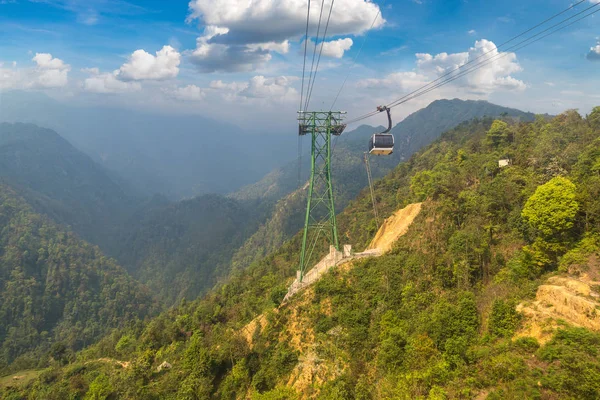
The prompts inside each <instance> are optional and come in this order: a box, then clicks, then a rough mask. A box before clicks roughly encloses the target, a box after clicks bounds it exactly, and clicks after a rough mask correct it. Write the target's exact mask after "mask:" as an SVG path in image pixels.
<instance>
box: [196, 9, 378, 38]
mask: <svg viewBox="0 0 600 400" xmlns="http://www.w3.org/2000/svg"><path fill="white" fill-rule="evenodd" d="M331 3H332V1H331V0H327V1H325V3H324V5H323V7H324V9H323V13H325V12H327V13H328V12H329V8H330V7H331ZM306 5H307V3H306V2H305V1H300V0H253V1H252V0H192V1H191V2H190V4H189V7H190V15H189V17H188V21H193V20H195V19H197V20H200V21H202V22H203V23H204V24H205V25H208V26H219V27H226V28H228V29H229V31H228V33H227V34H226V35H223V38H222V39H224V40H226V42H227V43H243V44H249V43H267V42H271V41H275V42H282V41H284V40H286V39H290V38H294V37H301V36H302V35H303V33H304V32H305V29H306ZM320 13H321V2H318V1H317V2H313V3H311V19H310V29H311V30H312V31H316V28H317V23H318V16H319V14H320ZM378 14H379V7H378V6H377V5H376V4H375V3H373V2H371V1H368V0H337V1H336V2H335V4H334V7H333V10H332V13H331V22H330V24H329V28H328V32H329V34H330V35H332V36H334V35H344V34H361V33H364V32H366V31H367V30H368V29H369V28H370V26H371V23H372V22H373V20H374V19H375V16H377V15H378ZM384 23H385V21H384V19H383V18H382V17H381V15H380V14H379V17H378V18H377V21H375V24H374V27H375V28H378V27H380V26H382V25H383V24H384Z"/></svg>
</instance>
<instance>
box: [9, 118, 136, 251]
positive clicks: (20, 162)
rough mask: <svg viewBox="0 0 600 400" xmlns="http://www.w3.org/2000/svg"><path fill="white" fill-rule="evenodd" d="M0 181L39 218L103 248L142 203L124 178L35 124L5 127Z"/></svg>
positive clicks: (55, 134)
mask: <svg viewBox="0 0 600 400" xmlns="http://www.w3.org/2000/svg"><path fill="white" fill-rule="evenodd" d="M0 180H4V181H6V182H8V183H9V184H10V185H11V186H13V187H14V188H15V190H18V191H19V193H20V195H22V196H23V197H25V198H26V199H27V201H28V202H29V204H31V206H32V207H33V208H34V209H35V210H36V211H37V212H39V213H42V214H46V215H48V216H49V217H50V218H52V219H53V220H55V221H57V222H59V223H62V224H66V225H70V226H71V227H72V229H73V230H74V231H75V232H77V233H78V234H79V235H81V236H82V237H83V238H85V239H86V240H88V241H91V242H92V243H94V244H99V245H103V247H110V245H111V244H112V243H111V239H112V237H113V236H114V235H115V234H116V233H117V232H118V226H119V225H120V224H121V223H122V221H123V220H124V219H125V218H126V217H127V216H128V215H129V213H130V212H132V210H133V209H134V208H135V207H136V205H137V203H138V201H139V200H138V199H137V198H136V196H135V195H134V194H133V193H132V192H131V191H130V190H129V189H128V187H129V186H128V185H127V184H125V183H124V182H123V181H122V180H121V179H120V178H118V177H116V176H113V175H112V174H110V173H109V172H108V171H107V170H105V169H104V168H102V167H101V166H100V165H98V164H96V163H95V162H94V161H93V160H92V159H91V158H90V157H88V156H87V155H85V154H83V153H82V152H80V151H79V150H77V149H76V148H75V147H73V146H72V145H71V144H70V143H68V142H67V141H66V140H65V139H63V138H62V137H61V136H59V135H58V134H57V133H56V132H54V131H53V130H50V129H44V128H40V127H37V126H35V125H32V124H20V123H17V124H8V123H0Z"/></svg>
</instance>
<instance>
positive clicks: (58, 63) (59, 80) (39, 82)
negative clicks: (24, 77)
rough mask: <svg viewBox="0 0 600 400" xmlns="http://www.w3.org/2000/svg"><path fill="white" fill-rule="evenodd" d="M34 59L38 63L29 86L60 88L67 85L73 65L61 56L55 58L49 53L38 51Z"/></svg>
mask: <svg viewBox="0 0 600 400" xmlns="http://www.w3.org/2000/svg"><path fill="white" fill-rule="evenodd" d="M33 61H34V62H35V63H36V64H37V68H36V70H35V72H34V73H33V74H32V75H31V76H32V78H33V79H31V80H30V82H28V86H30V87H34V88H58V87H63V86H66V85H67V83H68V80H69V78H68V74H69V71H70V70H71V66H70V65H68V64H65V63H64V62H63V60H61V59H60V58H53V57H52V54H49V53H36V54H35V57H33Z"/></svg>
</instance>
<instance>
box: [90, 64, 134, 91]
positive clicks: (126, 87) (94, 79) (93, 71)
mask: <svg viewBox="0 0 600 400" xmlns="http://www.w3.org/2000/svg"><path fill="white" fill-rule="evenodd" d="M82 71H83V72H87V73H89V74H90V75H91V76H90V77H89V78H87V79H85V80H84V81H83V90H85V91H86V92H92V93H126V92H135V91H138V90H141V89H142V86H141V85H140V84H139V83H138V82H123V81H121V80H119V79H118V77H119V70H115V71H113V72H112V73H101V72H100V71H99V70H98V68H88V69H83V70H82Z"/></svg>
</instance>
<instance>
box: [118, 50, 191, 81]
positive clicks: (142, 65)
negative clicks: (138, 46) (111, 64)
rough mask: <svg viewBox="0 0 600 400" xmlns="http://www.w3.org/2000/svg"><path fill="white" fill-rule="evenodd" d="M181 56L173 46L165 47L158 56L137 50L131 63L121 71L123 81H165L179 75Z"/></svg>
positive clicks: (130, 58) (131, 57)
mask: <svg viewBox="0 0 600 400" xmlns="http://www.w3.org/2000/svg"><path fill="white" fill-rule="evenodd" d="M180 63H181V54H179V52H178V51H177V50H175V49H174V48H173V47H171V46H163V48H162V49H161V50H159V51H157V52H156V56H153V55H152V54H150V53H148V52H146V51H145V50H136V51H134V52H133V54H131V56H130V57H129V61H128V62H127V63H125V64H123V65H122V66H121V68H120V69H119V79H121V80H131V81H140V80H165V79H170V78H175V77H177V75H178V74H179V64H180Z"/></svg>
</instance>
